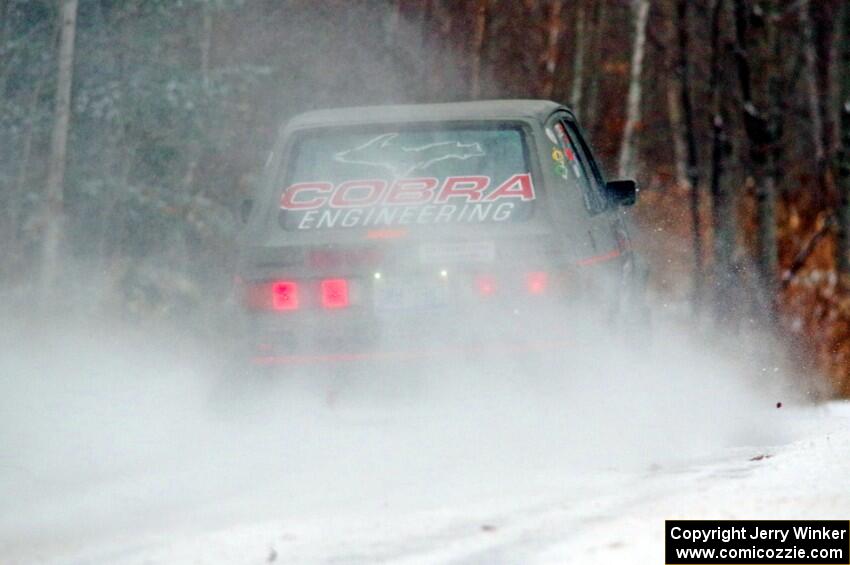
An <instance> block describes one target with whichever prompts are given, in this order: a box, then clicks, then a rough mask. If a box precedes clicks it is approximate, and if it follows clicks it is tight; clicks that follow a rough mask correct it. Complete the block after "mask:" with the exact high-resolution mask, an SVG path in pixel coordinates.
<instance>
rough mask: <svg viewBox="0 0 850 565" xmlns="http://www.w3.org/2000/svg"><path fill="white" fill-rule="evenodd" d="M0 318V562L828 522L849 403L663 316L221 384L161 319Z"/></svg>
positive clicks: (268, 552)
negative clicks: (120, 322) (68, 321)
mask: <svg viewBox="0 0 850 565" xmlns="http://www.w3.org/2000/svg"><path fill="white" fill-rule="evenodd" d="M11 327H12V326H10V325H8V324H7V325H6V328H7V329H6V330H0V340H2V341H0V453H2V454H3V455H2V460H0V561H2V562H3V563H74V564H88V563H120V564H143V563H144V564H151V563H163V564H172V563H240V564H241V563H245V564H248V563H268V562H276V563H329V562H333V563H372V562H389V563H536V562H539V563H582V564H593V563H636V564H641V563H662V562H663V528H664V520H665V519H670V518H682V519H701V518H717V519H727V518H728V519H731V518H741V519H754V518H772V519H783V518H787V519H794V518H811V519H830V518H832V519H848V517H850V404H848V403H842V402H832V403H828V404H821V405H811V404H808V403H806V402H803V401H801V399H800V396H799V395H796V394H794V393H793V389H792V388H790V387H788V386H786V385H785V384H784V381H783V380H782V379H780V378H779V377H777V376H776V374H777V373H779V372H780V371H779V369H778V368H774V367H765V366H762V365H763V363H756V362H753V361H752V359H747V360H744V361H742V360H741V359H739V358H736V356H735V355H733V354H731V353H729V352H728V351H724V352H722V353H721V352H719V351H718V350H717V348H710V347H708V346H706V344H704V343H702V342H700V341H699V340H696V341H695V340H692V339H690V338H688V337H687V336H686V335H685V334H684V333H683V332H680V331H672V330H671V331H669V332H666V334H665V335H664V338H663V339H657V340H656V342H655V344H654V345H653V346H652V347H651V348H643V349H640V348H635V349H629V348H622V349H619V348H612V347H611V344H610V343H606V342H604V341H601V340H600V339H599V336H598V335H596V336H594V335H590V334H588V336H587V338H586V340H585V341H580V342H577V343H576V347H575V349H574V350H573V351H570V352H569V353H565V354H564V356H559V357H557V358H553V359H552V360H551V363H550V365H549V367H548V369H545V370H535V371H534V372H531V371H529V370H527V366H526V365H525V364H524V362H522V361H521V360H517V362H516V363H508V364H501V365H500V366H498V367H491V368H489V369H487V370H480V369H478V370H476V369H472V368H468V367H465V366H463V364H460V366H459V365H458V364H457V363H453V364H451V365H446V366H438V365H435V366H429V367H415V368H409V367H407V368H401V367H400V368H397V369H395V370H390V371H387V372H386V373H385V374H380V375H378V374H360V375H351V374H348V373H345V372H342V373H340V374H337V375H336V376H334V377H315V378H314V377H313V375H310V374H308V373H305V374H299V375H296V376H294V377H287V378H285V379H268V380H251V381H248V382H244V383H240V382H233V381H232V380H231V381H225V380H223V379H222V378H221V377H214V376H211V375H215V374H216V364H215V362H214V360H213V358H212V357H211V355H210V354H208V353H205V352H204V350H203V348H199V347H198V346H197V345H196V344H195V343H194V342H192V341H191V340H187V339H184V338H183V337H181V336H179V335H177V334H173V335H172V334H168V333H167V332H162V331H158V332H132V331H126V330H120V329H116V328H112V327H105V326H100V325H98V326H97V327H98V329H96V330H94V329H88V330H86V331H82V330H81V329H80V328H79V327H78V326H70V325H69V326H63V325H61V324H60V325H55V326H53V327H51V328H49V329H45V328H44V327H42V326H39V325H37V324H36V325H29V326H26V325H25V326H23V327H22V326H21V325H18V326H16V327H14V329H9V328H11ZM87 327H89V328H91V326H87ZM152 335H155V336H156V337H151V336H152ZM615 351H616V353H615ZM414 369H415V370H414ZM777 402H782V403H783V404H782V407H781V408H777Z"/></svg>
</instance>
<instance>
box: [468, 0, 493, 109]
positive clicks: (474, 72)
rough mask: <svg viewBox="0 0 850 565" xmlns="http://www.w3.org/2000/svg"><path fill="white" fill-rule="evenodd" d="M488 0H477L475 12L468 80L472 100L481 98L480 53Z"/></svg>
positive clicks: (485, 24)
mask: <svg viewBox="0 0 850 565" xmlns="http://www.w3.org/2000/svg"><path fill="white" fill-rule="evenodd" d="M488 3H489V0H478V6H477V8H476V10H475V29H474V32H473V34H472V57H471V60H472V63H471V67H472V68H471V73H470V75H471V76H470V79H469V95H470V97H471V98H473V99H477V98H480V97H481V51H482V49H484V35H485V32H486V31H487V5H488Z"/></svg>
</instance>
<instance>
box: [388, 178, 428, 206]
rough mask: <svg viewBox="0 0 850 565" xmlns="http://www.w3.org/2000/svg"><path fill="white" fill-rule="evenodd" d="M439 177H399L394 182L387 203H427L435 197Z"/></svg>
mask: <svg viewBox="0 0 850 565" xmlns="http://www.w3.org/2000/svg"><path fill="white" fill-rule="evenodd" d="M437 183H438V181H437V179H435V178H421V179H399V180H397V181H395V182H394V183H393V186H392V188H391V189H390V191H389V192H388V193H387V197H386V198H385V199H384V202H386V203H387V204H425V203H426V202H430V201H431V199H432V198H433V197H434V189H435V188H437Z"/></svg>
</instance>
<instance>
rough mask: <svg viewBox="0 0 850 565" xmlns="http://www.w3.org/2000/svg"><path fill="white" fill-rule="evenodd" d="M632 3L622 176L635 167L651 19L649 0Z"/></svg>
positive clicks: (620, 162)
mask: <svg viewBox="0 0 850 565" xmlns="http://www.w3.org/2000/svg"><path fill="white" fill-rule="evenodd" d="M632 5H633V8H634V10H633V11H634V13H635V36H634V47H633V48H632V63H631V74H630V77H629V97H628V100H627V102H626V125H625V128H624V129H623V140H622V144H621V145H620V160H619V167H618V173H619V176H620V177H625V176H627V175H629V174H631V173H632V171H633V168H634V153H635V150H634V132H635V128H636V127H637V124H638V121H640V100H641V90H642V85H641V75H642V74H643V57H644V54H645V52H646V23H647V21H648V20H649V0H633V2H632Z"/></svg>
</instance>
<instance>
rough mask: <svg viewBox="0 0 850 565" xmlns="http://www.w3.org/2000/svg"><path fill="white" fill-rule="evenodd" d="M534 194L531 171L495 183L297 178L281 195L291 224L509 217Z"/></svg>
mask: <svg viewBox="0 0 850 565" xmlns="http://www.w3.org/2000/svg"><path fill="white" fill-rule="evenodd" d="M535 198H536V194H535V189H534V183H533V181H532V178H531V174H530V173H519V174H514V175H511V176H510V177H508V178H507V179H505V180H504V181H502V182H501V183H495V182H493V181H492V179H491V178H490V177H489V176H483V175H482V176H476V175H467V176H449V177H446V178H445V179H444V180H442V181H440V180H439V179H437V178H433V177H413V178H399V179H396V180H395V181H388V180H384V179H359V180H346V181H343V182H340V183H337V184H336V185H335V184H334V183H331V182H327V181H311V182H298V183H295V184H292V185H290V186H289V187H287V188H286V189H285V190H284V191H283V193H282V194H281V198H280V209H281V211H282V212H283V216H282V218H281V221H282V222H283V223H284V226H285V227H286V228H287V229H298V230H311V229H324V228H339V227H342V228H354V227H387V226H406V225H428V224H450V223H478V222H506V221H511V220H514V219H516V216H517V215H519V214H527V213H528V212H529V210H528V208H527V207H521V206H520V204H521V203H524V202H530V201H533V200H534V199H535Z"/></svg>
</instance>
